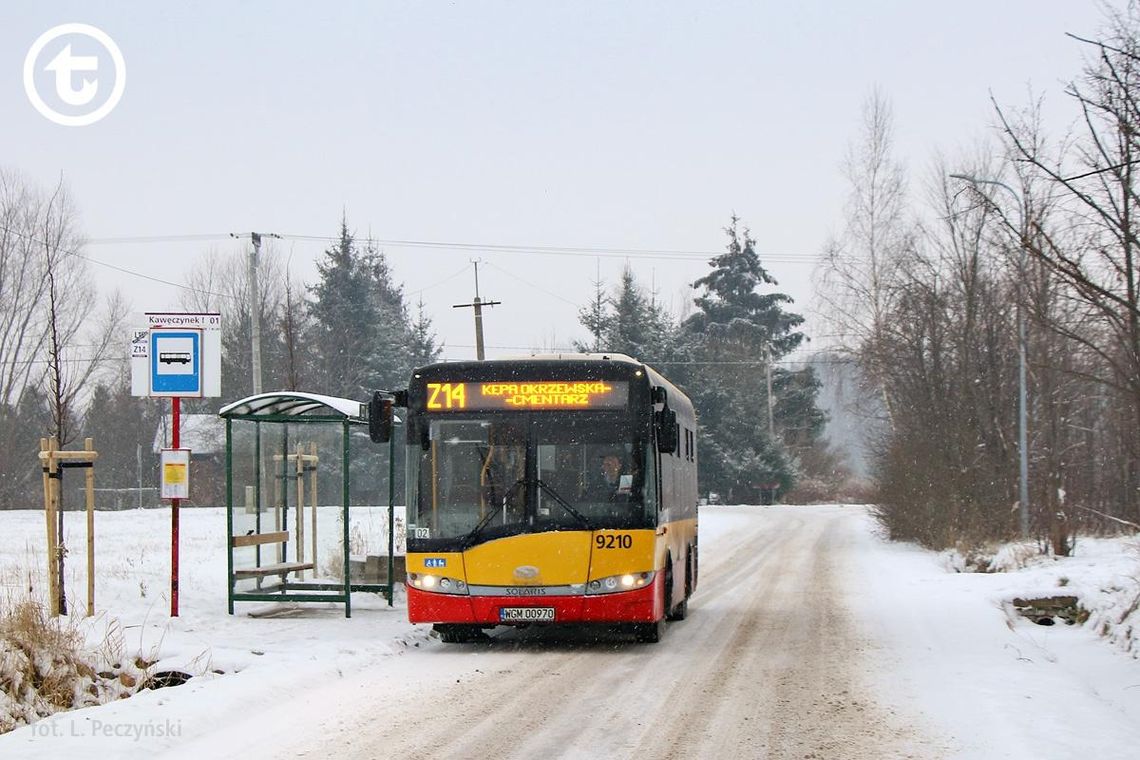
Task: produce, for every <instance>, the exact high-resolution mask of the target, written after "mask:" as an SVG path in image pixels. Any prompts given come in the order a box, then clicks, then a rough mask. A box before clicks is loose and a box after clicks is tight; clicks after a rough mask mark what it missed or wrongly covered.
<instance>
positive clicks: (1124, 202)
mask: <svg viewBox="0 0 1140 760" xmlns="http://www.w3.org/2000/svg"><path fill="white" fill-rule="evenodd" d="M1101 37H1102V38H1101V39H1098V40H1088V39H1082V38H1075V39H1077V40H1079V41H1080V42H1081V43H1082V44H1085V45H1087V46H1088V48H1089V50H1090V51H1091V55H1090V57H1089V58H1088V60H1086V62H1085V65H1084V69H1083V75H1082V77H1081V78H1080V79H1077V80H1075V81H1073V82H1072V83H1070V84H1069V86H1068V87H1067V89H1066V93H1067V94H1068V95H1069V96H1070V97H1071V98H1072V99H1073V101H1074V102H1075V103H1076V105H1077V107H1078V109H1079V112H1080V115H1081V119H1080V124H1079V126H1080V133H1079V134H1078V136H1077V138H1076V139H1075V140H1074V141H1073V143H1072V144H1071V145H1066V146H1061V148H1060V149H1057V150H1055V151H1054V150H1051V149H1050V148H1049V147H1048V146H1046V145H1045V144H1044V143H1043V141H1041V140H1039V139H1036V137H1037V133H1036V131H1035V130H1034V129H1033V124H1032V122H1027V120H1026V119H1024V118H1017V117H1015V116H1012V115H1010V114H1009V113H1008V112H1007V110H1006V109H1003V108H1001V107H1000V106H998V105H997V104H996V103H995V104H994V107H995V109H996V111H997V115H998V118H999V121H1000V124H1001V129H1002V132H1003V134H1004V136H1005V139H1006V142H1007V144H1008V148H1009V152H1010V153H1011V156H1012V158H1013V159H1014V160H1015V161H1017V162H1021V163H1022V164H1023V165H1025V166H1026V167H1028V168H1029V169H1030V171H1031V172H1032V174H1033V175H1035V176H1036V177H1038V178H1040V179H1041V180H1043V181H1044V182H1045V183H1047V185H1048V186H1049V192H1050V193H1051V194H1053V195H1055V196H1057V197H1062V198H1063V199H1064V200H1065V201H1066V203H1067V205H1068V206H1069V207H1070V209H1071V213H1072V215H1073V219H1072V222H1071V224H1072V228H1073V229H1077V230H1081V231H1082V234H1081V237H1082V238H1083V239H1082V240H1081V241H1080V242H1079V244H1076V245H1074V244H1073V241H1072V240H1071V239H1070V240H1064V241H1062V240H1059V239H1058V238H1057V237H1056V236H1055V235H1051V234H1049V232H1048V231H1047V230H1044V229H1042V228H1040V226H1037V225H1035V226H1034V227H1033V229H1032V230H1031V235H1030V239H1031V242H1032V245H1030V246H1029V251H1030V254H1031V255H1032V256H1033V257H1034V259H1035V260H1036V261H1037V262H1039V263H1040V265H1041V266H1042V267H1044V268H1045V269H1047V270H1048V271H1049V272H1050V273H1051V274H1052V275H1053V276H1054V277H1056V278H1057V280H1058V281H1059V282H1061V283H1063V284H1064V286H1065V287H1066V291H1067V294H1068V295H1069V296H1070V297H1072V298H1073V299H1075V301H1076V302H1077V305H1078V306H1079V308H1080V309H1081V310H1082V311H1083V317H1084V319H1083V320H1082V325H1083V328H1082V329H1081V330H1072V329H1069V330H1068V331H1067V333H1066V334H1067V337H1068V338H1069V339H1070V340H1072V341H1073V342H1075V343H1077V344H1079V345H1081V346H1083V347H1084V348H1085V349H1087V351H1088V352H1090V354H1091V355H1094V356H1095V357H1097V360H1098V364H1099V370H1094V371H1093V373H1092V378H1093V379H1095V380H1096V381H1097V382H1099V383H1101V384H1103V385H1104V386H1106V387H1107V388H1110V389H1112V391H1114V392H1115V393H1116V394H1118V398H1119V399H1120V401H1121V402H1122V403H1123V405H1124V407H1125V408H1126V409H1127V411H1126V414H1127V417H1128V419H1130V421H1131V429H1132V433H1131V434H1130V435H1127V436H1125V439H1124V441H1122V442H1123V443H1124V448H1123V450H1122V451H1121V452H1120V455H1122V459H1123V461H1124V462H1125V463H1126V464H1125V469H1124V472H1123V482H1122V483H1121V484H1120V485H1121V489H1120V491H1119V492H1118V497H1119V499H1120V500H1121V501H1122V503H1123V504H1125V505H1128V509H1127V512H1128V513H1129V514H1128V516H1129V517H1130V518H1131V519H1133V520H1136V519H1140V490H1138V489H1140V432H1138V431H1140V258H1138V256H1140V249H1138V246H1137V231H1138V225H1140V195H1138V190H1140V187H1138V183H1137V177H1136V172H1137V165H1138V164H1140V3H1138V2H1137V0H1130V2H1129V3H1128V4H1127V6H1126V7H1125V8H1124V9H1123V10H1120V11H1108V13H1107V24H1106V26H1105V29H1104V31H1103V33H1102V36H1101ZM1029 218H1030V220H1031V221H1032V220H1033V217H1032V216H1031V217H1029Z"/></svg>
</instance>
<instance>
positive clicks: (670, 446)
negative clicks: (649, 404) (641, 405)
mask: <svg viewBox="0 0 1140 760" xmlns="http://www.w3.org/2000/svg"><path fill="white" fill-rule="evenodd" d="M653 417H654V422H655V427H656V428H657V450H658V451H660V452H661V453H662V454H672V453H673V452H675V451H676V450H677V413H676V412H674V411H673V410H672V409H670V408H669V407H665V408H664V409H662V410H661V411H660V412H654V413H653Z"/></svg>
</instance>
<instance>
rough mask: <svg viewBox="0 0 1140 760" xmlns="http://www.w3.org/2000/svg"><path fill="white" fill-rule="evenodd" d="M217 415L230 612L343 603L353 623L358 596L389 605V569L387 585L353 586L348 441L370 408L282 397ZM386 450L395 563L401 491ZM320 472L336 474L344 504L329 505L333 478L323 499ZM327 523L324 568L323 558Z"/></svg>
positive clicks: (264, 396)
mask: <svg viewBox="0 0 1140 760" xmlns="http://www.w3.org/2000/svg"><path fill="white" fill-rule="evenodd" d="M218 416H220V417H221V418H222V419H224V420H225V424H226V454H225V457H226V536H227V555H228V593H229V613H230V614H231V615H232V614H233V612H234V603H235V602H282V601H284V602H340V603H342V604H344V614H345V617H351V615H352V599H351V595H352V592H353V591H364V592H372V593H379V594H383V595H384V596H385V597H386V598H387V600H388V604H389V605H391V604H392V598H393V595H392V592H393V588H394V578H393V575H394V574H393V573H392V572H389V574H388V578H387V583H371V584H369V583H353V582H352V572H351V567H352V563H351V560H350V547H351V545H352V537H350V503H351V502H350V486H351V482H352V478H351V463H352V457H351V439H352V438H353V437H358V438H359V437H360V436H354V435H353V432H356V431H357V430H359V432H364V431H365V430H366V428H367V424H368V406H367V404H363V403H361V402H359V401H354V400H351V399H344V398H336V397H333V396H322V395H318V394H314V393H301V392H296V391H275V392H272V393H261V394H257V395H254V396H250V397H248V398H244V399H242V400H240V401H235V402H234V403H232V404H229V405H227V406H225V407H223V408H222V410H221V411H220V412H219V413H218ZM304 439H308V440H304ZM365 440H367V439H366V438H365ZM387 448H388V452H387V454H388V510H387V534H388V535H387V544H388V547H389V566H391V565H390V563H391V554H392V547H393V533H394V525H393V523H394V514H393V513H394V508H393V496H394V490H393V485H392V478H393V471H392V470H393V467H392V449H391V447H390V446H389V447H387ZM336 449H339V451H336ZM330 450H331V451H332V452H333V453H332V455H331V456H330V453H329V452H330ZM372 453H373V454H375V453H377V452H376V451H375V450H372ZM318 468H319V469H320V470H321V471H322V472H323V473H325V475H326V476H327V474H328V473H329V472H331V473H332V474H333V475H334V477H335V475H336V474H337V471H338V470H339V475H340V488H339V491H340V493H339V501H340V504H339V505H335V506H330V501H331V502H335V500H336V497H335V496H330V495H331V494H333V493H334V491H335V489H331V488H330V487H329V485H330V484H329V482H328V479H327V477H326V478H325V480H324V481H323V482H322V485H323V486H324V489H323V491H320V493H323V494H324V496H323V497H322V496H320V495H318V494H319V489H318V480H317V470H318ZM235 479H236V480H237V481H238V482H237V483H235ZM239 486H240V488H239ZM321 502H324V504H323V505H322V503H321ZM337 517H339V519H337ZM322 523H325V526H324V527H325V529H324V531H322V536H321V537H322V539H323V540H324V544H323V546H324V548H325V552H324V559H325V562H324V564H321V562H320V560H321V559H322V557H321V556H319V555H318V547H319V546H321V544H320V543H319V542H318V530H319V528H320V526H321V524H322ZM330 529H331V530H330ZM330 532H331V533H333V534H334V540H333V541H331V542H330V541H329V534H330ZM338 533H339V537H338V538H337V537H336V536H335V534H338ZM330 547H331V550H330ZM338 571H339V572H338ZM337 575H339V576H340V577H336V576H337ZM251 585H252V587H251ZM239 586H240V588H239Z"/></svg>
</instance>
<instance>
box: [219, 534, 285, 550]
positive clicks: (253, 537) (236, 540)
mask: <svg viewBox="0 0 1140 760" xmlns="http://www.w3.org/2000/svg"><path fill="white" fill-rule="evenodd" d="M288 540H289V531H287V530H280V531H277V532H276V533H252V534H250V535H248V536H230V546H232V547H234V548H235V549H236V548H237V547H239V546H257V545H259V544H283V543H285V542H286V541H288Z"/></svg>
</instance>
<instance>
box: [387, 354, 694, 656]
mask: <svg viewBox="0 0 1140 760" xmlns="http://www.w3.org/2000/svg"><path fill="white" fill-rule="evenodd" d="M400 397H401V401H403V400H405V398H404V394H400ZM406 403H407V424H406V431H407V445H408V456H407V481H406V482H407V509H408V518H407V519H408V526H407V528H408V545H407V557H406V561H407V600H408V618H409V620H410V621H411V622H413V623H432V624H434V629H435V630H436V631H437V632H438V634H439V636H440V638H441V639H443V640H444V641H446V642H460V641H467V640H471V639H473V638H477V637H480V636H482V635H483V629H488V628H493V627H495V626H501V625H510V626H521V625H559V624H592V623H596V624H602V625H606V626H619V627H622V628H623V629H625V630H627V631H628V632H630V633H632V634H634V635H635V636H636V638H637V639H638V640H640V641H647V642H655V641H658V640H659V639H660V637H661V635H662V633H663V631H664V627H665V620H666V619H670V620H679V619H682V618H684V617H685V615H686V613H687V608H688V600H689V597H690V596H691V595H692V593H693V591H694V590H695V589H696V585H697V452H696V419H695V415H694V412H693V405H692V403H691V402H690V401H689V399H688V398H687V397H686V396H685V394H683V393H682V392H681V391H680V390H678V389H677V388H676V387H675V386H674V385H673V384H671V383H670V382H669V381H668V380H666V379H665V378H664V377H662V376H661V375H660V374H659V373H657V372H656V371H654V370H653V369H652V368H650V367H648V366H646V365H644V364H642V363H640V362H637V361H635V360H633V359H631V358H629V357H628V356H624V355H618V354H608V355H607V354H561V355H556V356H535V357H526V358H521V359H504V360H493V361H481V362H454V363H440V364H432V365H429V366H425V367H421V368H419V369H417V370H415V371H414V372H413V374H412V378H411V383H410V384H409V387H408V389H407V393H406Z"/></svg>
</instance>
